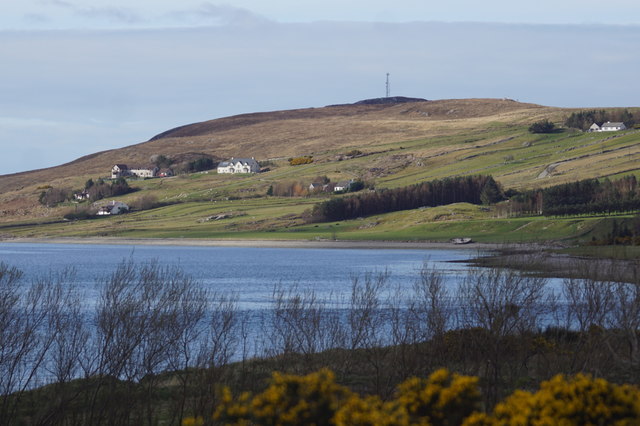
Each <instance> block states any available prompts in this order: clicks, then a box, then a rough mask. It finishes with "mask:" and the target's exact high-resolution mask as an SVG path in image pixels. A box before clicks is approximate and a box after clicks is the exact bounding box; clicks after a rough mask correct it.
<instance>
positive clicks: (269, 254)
mask: <svg viewBox="0 0 640 426" xmlns="http://www.w3.org/2000/svg"><path fill="white" fill-rule="evenodd" d="M475 254H477V253H475V252H474V251H470V250H403V249H388V250H384V249H383V250H380V249H300V248H295V249H291V248H251V247H184V246H145V245H141V246H131V245H87V244H22V243H0V262H4V263H6V264H8V265H10V266H15V267H17V268H19V269H21V270H22V271H23V272H24V273H25V276H26V279H27V280H31V279H34V278H36V277H38V276H43V275H47V274H49V273H50V272H54V273H55V272H59V271H63V270H64V269H65V268H70V267H71V268H74V269H75V271H76V273H77V281H78V282H79V283H80V285H81V287H82V288H83V289H84V290H85V291H86V294H87V297H88V298H89V299H94V296H95V295H97V293H98V291H99V287H100V282H102V281H103V280H104V279H105V278H106V277H108V276H109V274H110V273H112V272H113V271H114V270H115V268H116V266H117V265H118V264H119V263H121V262H123V261H127V260H129V259H132V260H133V261H134V262H135V263H145V262H151V261H154V260H157V261H158V262H160V264H162V265H168V266H176V267H179V268H182V269H183V270H184V271H185V272H187V273H188V274H189V275H190V276H191V277H193V278H194V279H195V280H196V281H197V282H199V283H201V285H202V286H204V287H206V288H207V289H209V290H211V291H215V292H223V293H224V292H229V293H236V294H237V295H238V297H239V307H240V308H241V309H248V310H252V309H261V308H264V307H266V306H267V305H268V304H269V302H270V300H271V296H272V293H273V289H274V287H275V286H280V287H282V288H285V289H287V288H292V287H296V288H297V289H298V290H300V291H304V290H313V291H314V292H315V293H316V295H317V296H319V297H320V298H324V297H328V296H330V295H332V296H336V295H341V294H347V293H348V292H349V290H350V286H351V283H352V280H353V278H354V277H360V278H362V277H364V275H365V274H367V273H374V274H375V273H383V272H385V271H386V272H387V273H388V274H389V284H391V285H390V287H393V288H396V287H397V286H400V287H405V288H407V289H409V288H411V286H412V285H413V283H414V282H415V280H416V279H417V278H418V275H419V270H420V268H421V267H422V265H423V263H424V262H425V261H428V262H429V263H430V264H432V265H435V266H436V267H438V268H439V269H441V270H442V271H443V272H445V273H446V276H447V279H448V280H451V281H452V282H455V281H458V278H459V277H460V275H461V274H462V273H463V272H464V271H465V270H467V268H468V267H467V266H466V264H465V263H451V261H460V260H466V259H469V258H470V257H472V256H474V255H475ZM94 300H95V299H94ZM88 302H89V305H90V304H91V302H92V300H88Z"/></svg>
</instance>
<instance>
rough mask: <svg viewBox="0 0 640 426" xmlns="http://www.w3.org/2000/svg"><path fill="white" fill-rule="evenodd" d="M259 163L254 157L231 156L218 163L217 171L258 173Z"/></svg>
mask: <svg viewBox="0 0 640 426" xmlns="http://www.w3.org/2000/svg"><path fill="white" fill-rule="evenodd" d="M259 172H260V165H259V164H258V162H257V161H256V160H255V158H253V157H251V158H233V157H232V158H231V160H227V161H222V162H221V163H220V164H218V173H259Z"/></svg>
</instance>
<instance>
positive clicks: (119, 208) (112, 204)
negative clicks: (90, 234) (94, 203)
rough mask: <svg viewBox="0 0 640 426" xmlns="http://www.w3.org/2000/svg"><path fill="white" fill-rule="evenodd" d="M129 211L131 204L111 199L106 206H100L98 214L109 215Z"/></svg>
mask: <svg viewBox="0 0 640 426" xmlns="http://www.w3.org/2000/svg"><path fill="white" fill-rule="evenodd" d="M128 211H129V206H128V205H126V204H125V203H123V202H120V201H109V203H108V204H107V205H105V206H102V207H100V209H99V210H98V213H97V215H98V216H107V215H114V214H121V213H126V212H128Z"/></svg>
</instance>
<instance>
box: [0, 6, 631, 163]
mask: <svg viewBox="0 0 640 426" xmlns="http://www.w3.org/2000/svg"><path fill="white" fill-rule="evenodd" d="M638 46H640V2H637V1H636V0H634V1H631V0H610V1H609V2H607V3H606V7H603V5H602V3H601V2H595V1H592V0H581V1H577V0H575V1H574V0H554V1H550V0H538V1H535V2H527V3H526V4H524V3H523V2H513V1H510V2H507V1H502V0H486V1H484V2H477V1H471V0H450V1H447V2H442V1H438V2H433V1H430V0H421V1H418V0H396V1H394V2H389V1H384V2H383V1H378V0H368V1H361V0H350V1H348V2H345V1H344V0H341V1H337V0H324V1H304V0H298V1H295V2H294V1H289V0H271V1H268V2H265V1H264V0H261V1H258V0H244V1H242V0H241V1H234V2H233V3H217V2H207V1H202V0H182V1H180V2H177V1H175V0H171V1H168V0H153V1H151V0H127V1H122V0H109V1H107V0H83V1H80V0H68V1H67V0H21V1H19V2H18V1H9V0H0V174H8V173H15V172H20V171H26V170H32V169H37V168H43V167H50V166H55V165H58V164H62V163H65V162H68V161H72V160H74V159H76V158H78V157H80V156H82V155H87V154H91V153H94V152H97V151H102V150H107V149H113V148H118V147H123V146H127V145H131V144H134V143H139V142H143V141H145V140H148V139H150V138H151V137H152V136H154V135H155V134H158V133H161V132H163V131H165V130H168V129H170V128H173V127H176V126H180V125H184V124H188V123H193V122H198V121H203V120H209V119H214V118H219V117H225V116H230V115H235V114H241V113H249V112H259V111H272V110H283V109H293V108H305V107H322V106H325V105H331V104H339V103H350V102H356V101H359V100H362V99H369V98H375V97H382V96H384V95H385V90H386V87H385V82H386V81H385V80H386V73H389V74H390V82H391V95H393V96H410V97H421V98H426V99H452V98H472V97H490V98H510V99H516V100H519V101H522V102H532V103H538V104H543V105H551V106H560V107H585V108H586V107H607V106H624V107H632V106H639V103H638V99H639V98H640V86H639V85H638V84H637V79H638V77H637V76H638V70H640V52H638Z"/></svg>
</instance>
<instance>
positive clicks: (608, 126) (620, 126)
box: [600, 121, 627, 132]
mask: <svg viewBox="0 0 640 426" xmlns="http://www.w3.org/2000/svg"><path fill="white" fill-rule="evenodd" d="M626 128H627V126H625V125H624V123H622V122H619V123H618V122H616V123H612V122H611V121H607V122H606V123H604V124H603V125H602V126H600V131H601V132H617V131H618V130H625V129H626Z"/></svg>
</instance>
